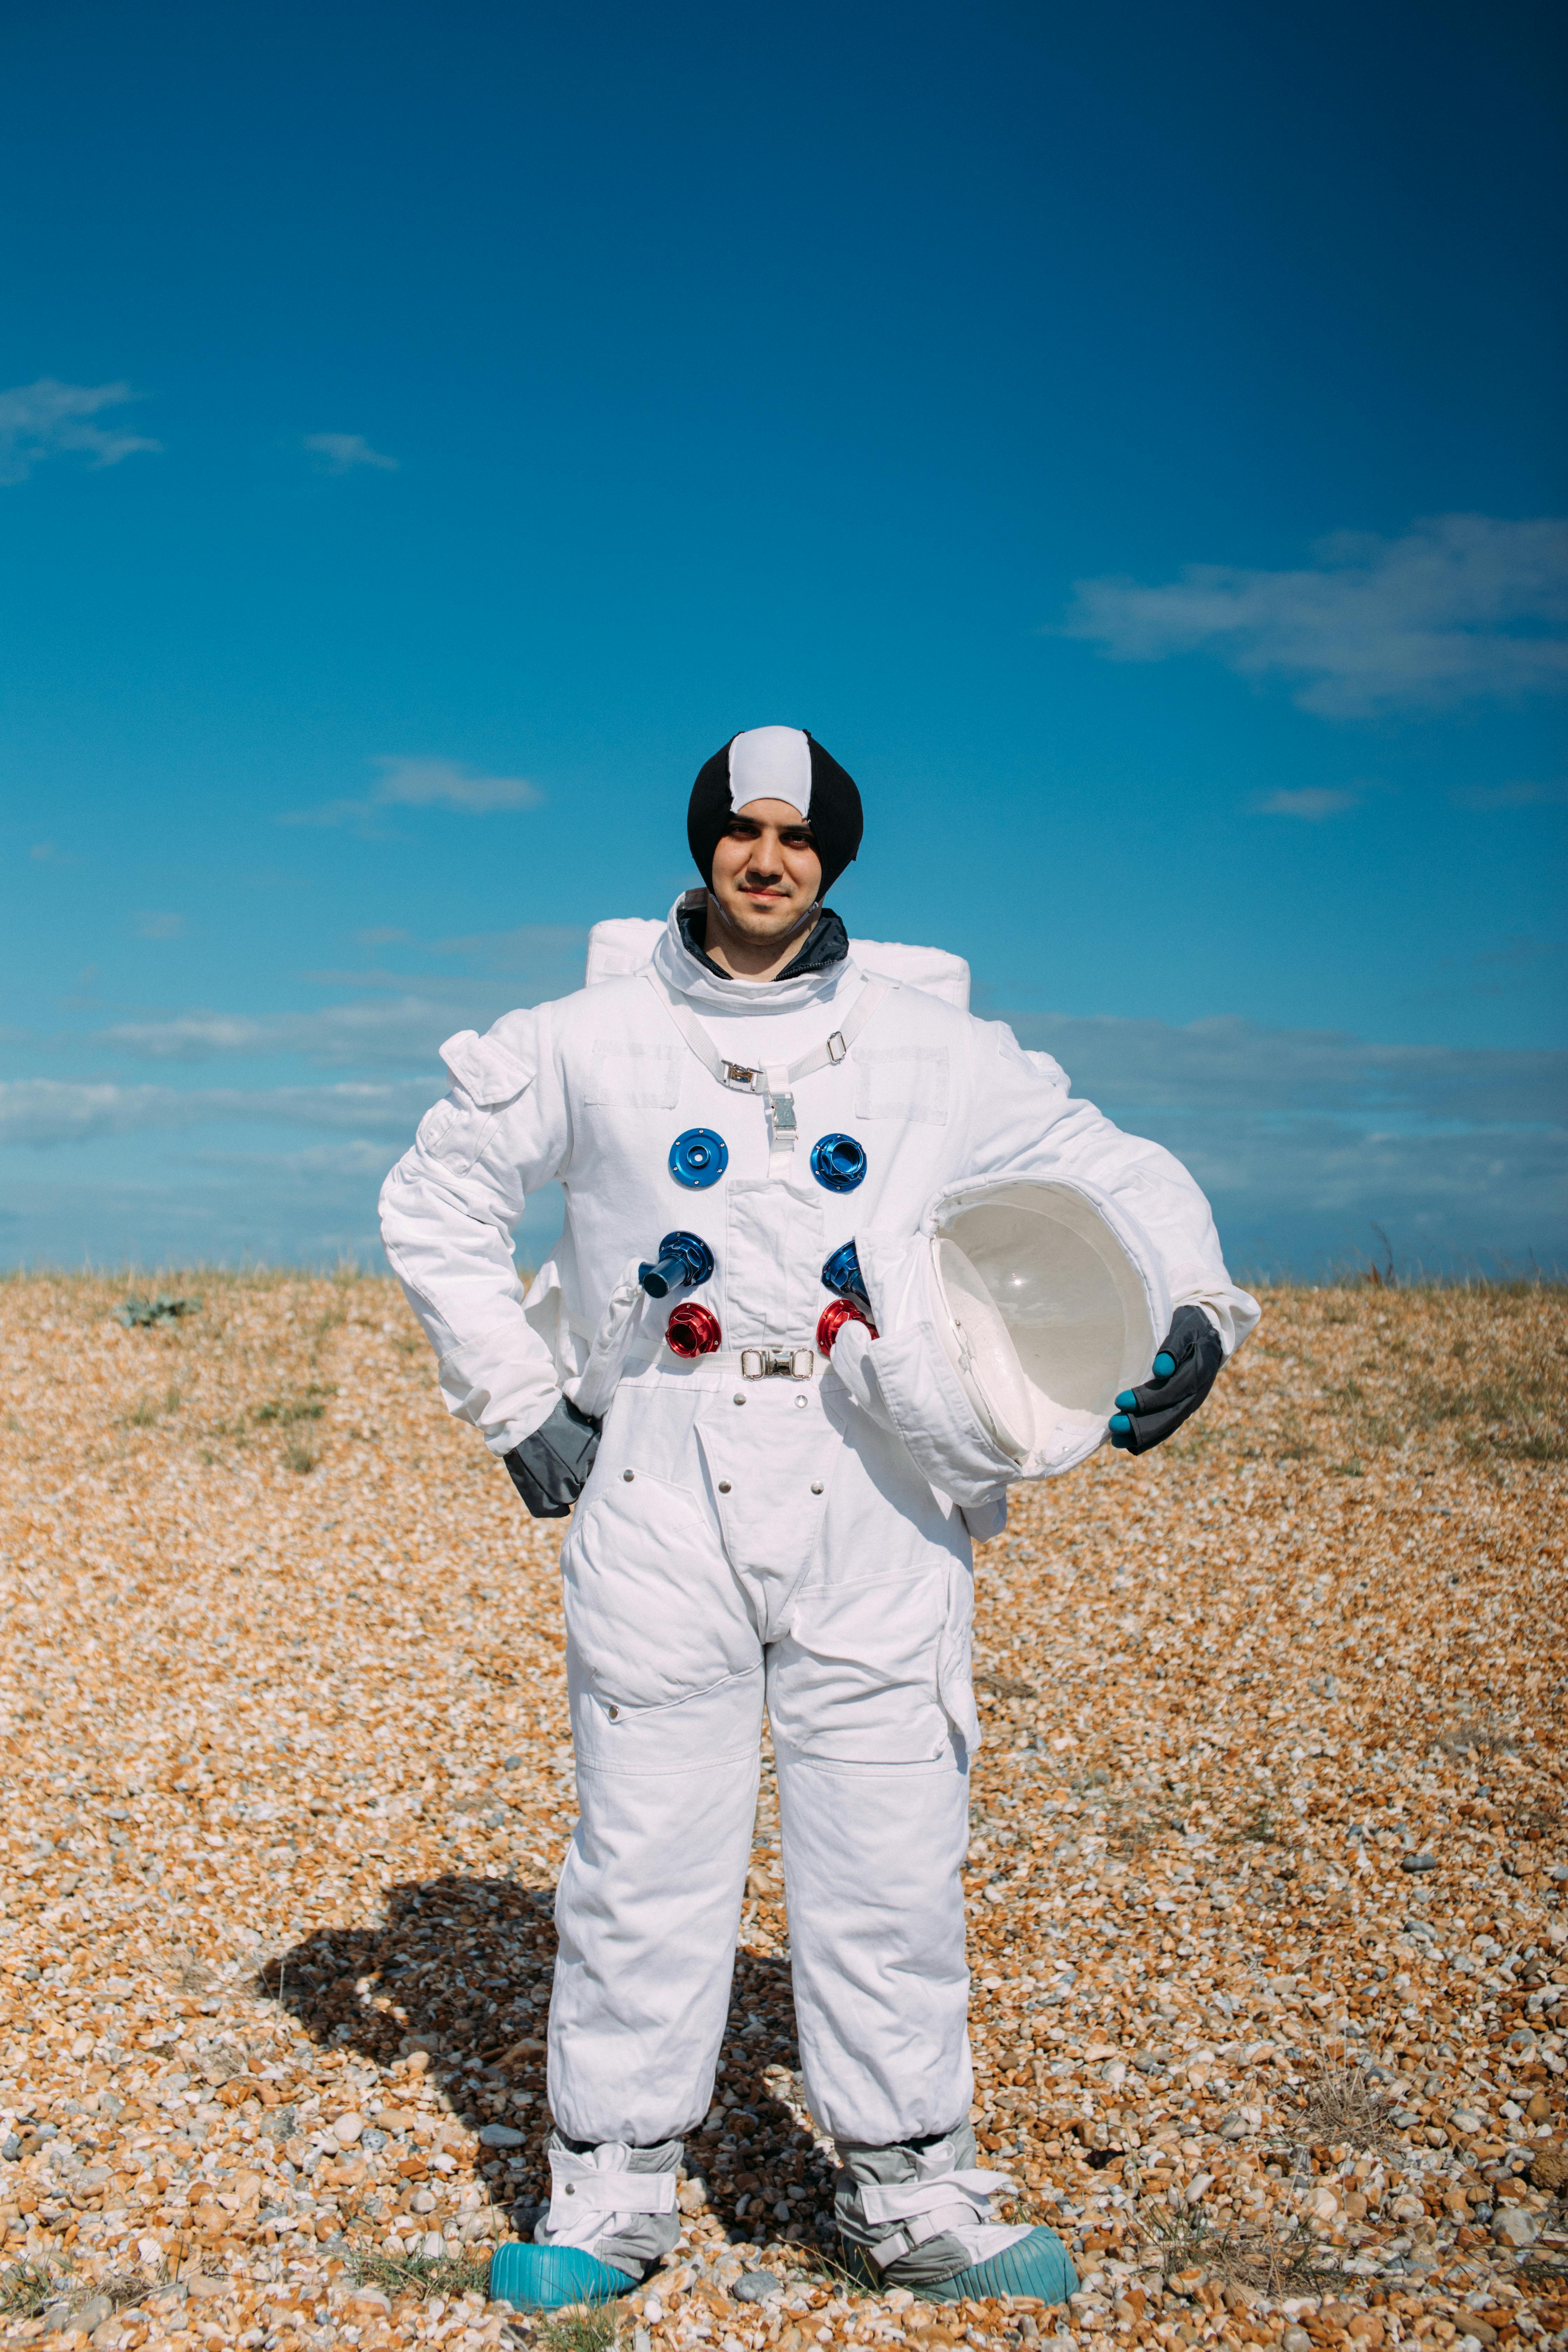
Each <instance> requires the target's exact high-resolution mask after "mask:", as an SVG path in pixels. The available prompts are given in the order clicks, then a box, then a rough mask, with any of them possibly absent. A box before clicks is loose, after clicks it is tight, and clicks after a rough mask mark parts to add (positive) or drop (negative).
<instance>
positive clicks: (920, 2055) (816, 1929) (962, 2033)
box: [773, 1720, 973, 2147]
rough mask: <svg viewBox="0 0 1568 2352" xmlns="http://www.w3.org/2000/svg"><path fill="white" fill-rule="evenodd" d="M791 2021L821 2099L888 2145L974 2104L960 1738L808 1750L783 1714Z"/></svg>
mask: <svg viewBox="0 0 1568 2352" xmlns="http://www.w3.org/2000/svg"><path fill="white" fill-rule="evenodd" d="M773 1745H774V1754H775V1758H776V1762H777V1770H778V1785H779V1811H780V1817H781V1827H782V1830H783V1833H784V1890H785V1900H786V1902H787V1905H788V1909H789V1932H790V1953H791V1958H792V1961H793V1966H794V1977H795V2020H796V2024H797V2027H798V2030H799V2035H800V2053H801V2065H802V2071H803V2073H804V2075H805V2094H806V2098H807V2100H808V2102H809V2104H810V2106H811V2111H812V2113H813V2114H814V2115H815V2116H816V2118H817V2120H818V2122H819V2123H821V2124H822V2125H824V2126H826V2129H827V2130H828V2131H829V2132H831V2133H832V2135H833V2137H835V2138H836V2139H838V2140H841V2141H856V2142H858V2143H860V2144H862V2145H864V2146H869V2147H885V2146H887V2145H888V2144H889V2143H890V2142H893V2141H907V2140H910V2139H916V2138H920V2137H923V2136H924V2135H926V2134H928V2133H932V2132H937V2133H941V2132H949V2131H951V2130H952V2127H953V2126H954V2125H955V2124H956V2123H958V2122H960V2121H962V2120H963V2118H964V2117H966V2116H968V2113H969V2106H970V2100H971V2098H972V2096H973V2075H972V2073H971V2069H970V2060H969V2032H968V2011H969V1973H968V1970H967V1969H966V1968H965V1966H964V1957H963V1951H964V1915H963V1854H964V1848H965V1844H966V1842H967V1838H968V1820H969V1773H968V1761H967V1758H966V1755H965V1753H964V1749H963V1742H962V1741H961V1740H960V1739H958V1738H956V1737H954V1738H950V1740H949V1741H948V1743H947V1745H946V1747H945V1748H944V1750H943V1753H942V1756H941V1757H940V1758H937V1759H931V1758H930V1756H929V1750H928V1759H927V1760H925V1761H923V1762H920V1763H907V1764H853V1763H836V1762H830V1761H827V1760H825V1759H820V1758H817V1757H810V1756H805V1755H803V1754H802V1753H800V1752H799V1750H798V1749H796V1748H792V1747H791V1746H789V1745H788V1744H787V1743H786V1742H784V1740H782V1739H781V1738H780V1737H779V1728H778V1724H777V1721H776V1720H775V1722H774V1725H773Z"/></svg>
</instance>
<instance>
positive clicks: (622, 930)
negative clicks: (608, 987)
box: [583, 915, 664, 988]
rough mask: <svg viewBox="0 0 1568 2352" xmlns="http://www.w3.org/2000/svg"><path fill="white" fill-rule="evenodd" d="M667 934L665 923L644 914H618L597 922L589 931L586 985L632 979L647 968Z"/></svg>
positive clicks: (584, 979)
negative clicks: (602, 981)
mask: <svg viewBox="0 0 1568 2352" xmlns="http://www.w3.org/2000/svg"><path fill="white" fill-rule="evenodd" d="M663 936H664V925H663V924H662V923H660V922H657V921H655V920H654V919H652V918H651V917H647V916H642V915H616V916H614V917H612V918H610V919H608V920H607V921H605V922H603V923H595V925H594V928H593V929H592V930H591V931H590V932H589V934H588V969H587V971H585V972H584V975H583V985H584V988H592V987H594V985H595V982H598V981H601V980H629V979H630V978H631V977H632V975H633V974H634V973H636V972H639V971H646V970H647V966H648V965H649V964H650V963H651V962H652V961H653V951H654V950H655V948H656V947H658V943H659V940H661V939H662V938H663Z"/></svg>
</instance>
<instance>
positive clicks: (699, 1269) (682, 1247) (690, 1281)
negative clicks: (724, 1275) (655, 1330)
mask: <svg viewBox="0 0 1568 2352" xmlns="http://www.w3.org/2000/svg"><path fill="white" fill-rule="evenodd" d="M712 1271H713V1253H712V1251H711V1250H710V1248H709V1246H708V1244H707V1243H706V1242H705V1241H700V1240H699V1239H698V1237H697V1235H696V1234H666V1235H665V1237H664V1239H663V1240H662V1241H661V1242H660V1244H659V1245H658V1257H657V1258H656V1259H655V1261H654V1263H653V1264H652V1265H639V1266H638V1268H637V1280H638V1281H639V1282H640V1283H641V1285H642V1286H643V1288H644V1289H645V1290H646V1291H647V1295H648V1297H650V1298H667V1297H668V1296H669V1293H670V1292H671V1291H672V1290H695V1289H696V1287H697V1285H698V1284H699V1283H700V1282H706V1281H707V1280H708V1277H709V1276H710V1274H711V1273H712Z"/></svg>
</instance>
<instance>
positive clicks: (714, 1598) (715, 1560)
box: [561, 1470, 761, 1706]
mask: <svg viewBox="0 0 1568 2352" xmlns="http://www.w3.org/2000/svg"><path fill="white" fill-rule="evenodd" d="M561 1575H562V1583H563V1589H564V1597H565V1606H566V1630H567V1632H568V1633H570V1634H571V1636H572V1639H573V1642H574V1644H575V1645H576V1649H577V1654H578V1655H579V1657H580V1658H581V1659H582V1662H583V1665H584V1670H585V1671H586V1674H587V1675H588V1678H589V1681H590V1682H591V1684H592V1685H593V1687H594V1689H595V1691H597V1692H598V1693H599V1694H600V1695H601V1696H603V1697H605V1698H606V1699H608V1700H611V1701H613V1702H615V1703H616V1704H620V1703H623V1702H624V1703H625V1704H626V1706H670V1705H671V1704H672V1703H673V1702H674V1701H676V1700H679V1699H683V1698H690V1697H692V1696H694V1695H695V1694H696V1693H697V1692H699V1691H703V1690H707V1689H709V1688H710V1687H711V1685H713V1684H715V1683H719V1682H722V1681H724V1680H725V1679H726V1678H727V1677H728V1676H730V1675H740V1674H744V1673H745V1672H746V1671H747V1669H748V1668H749V1667H755V1666H756V1665H757V1664H759V1662H760V1658H761V1649H760V1645H759V1643H758V1640H757V1636H756V1633H755V1631H754V1629H753V1627H752V1621H751V1616H750V1613H749V1612H748V1610H747V1608H746V1602H745V1598H744V1595H743V1594H742V1591H741V1588H740V1586H739V1584H738V1583H737V1582H736V1580H735V1576H734V1572H733V1570H731V1566H730V1563H729V1561H728V1559H726V1558H725V1556H724V1553H723V1551H722V1549H721V1546H720V1543H719V1538H718V1533H717V1530H716V1529H715V1528H714V1525H713V1522H712V1520H711V1519H710V1517H708V1515H707V1513H706V1512H705V1511H704V1510H703V1508H702V1507H701V1505H700V1503H699V1501H698V1499H697V1497H696V1496H693V1495H692V1494H690V1493H689V1491H688V1490H687V1489H686V1488H685V1487H684V1486H675V1485H673V1484H672V1483H671V1482H670V1481H669V1480H668V1479H667V1478H656V1477H653V1476H651V1475H649V1473H648V1472H647V1471H646V1470H639V1471H637V1474H636V1475H635V1477H632V1478H630V1479H627V1478H623V1477H618V1476H616V1477H611V1478H608V1479H606V1480H605V1481H604V1483H603V1484H602V1485H598V1486H597V1490H596V1491H595V1492H594V1493H592V1495H591V1497H590V1499H589V1500H588V1501H587V1502H586V1503H585V1504H579V1506H578V1508H577V1512H576V1514H575V1516H574V1519H573V1522H572V1528H571V1532H570V1534H569V1535H568V1537H567V1538H566V1541H565V1543H564V1544H563V1546H562V1549H561Z"/></svg>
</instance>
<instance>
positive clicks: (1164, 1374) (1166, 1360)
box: [1154, 1348, 1176, 1381]
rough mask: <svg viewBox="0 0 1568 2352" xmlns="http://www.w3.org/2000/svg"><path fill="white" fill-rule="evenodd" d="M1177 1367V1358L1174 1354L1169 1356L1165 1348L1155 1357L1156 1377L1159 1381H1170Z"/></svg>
mask: <svg viewBox="0 0 1568 2352" xmlns="http://www.w3.org/2000/svg"><path fill="white" fill-rule="evenodd" d="M1175 1369H1176V1360H1175V1358H1174V1356H1167V1355H1166V1353H1165V1350H1164V1349H1163V1348H1162V1349H1161V1350H1160V1352H1159V1354H1158V1355H1157V1356H1156V1357H1155V1359H1154V1378H1155V1379H1156V1380H1157V1381H1168V1380H1169V1379H1170V1377H1171V1374H1172V1373H1173V1371H1174V1370H1175Z"/></svg>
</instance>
